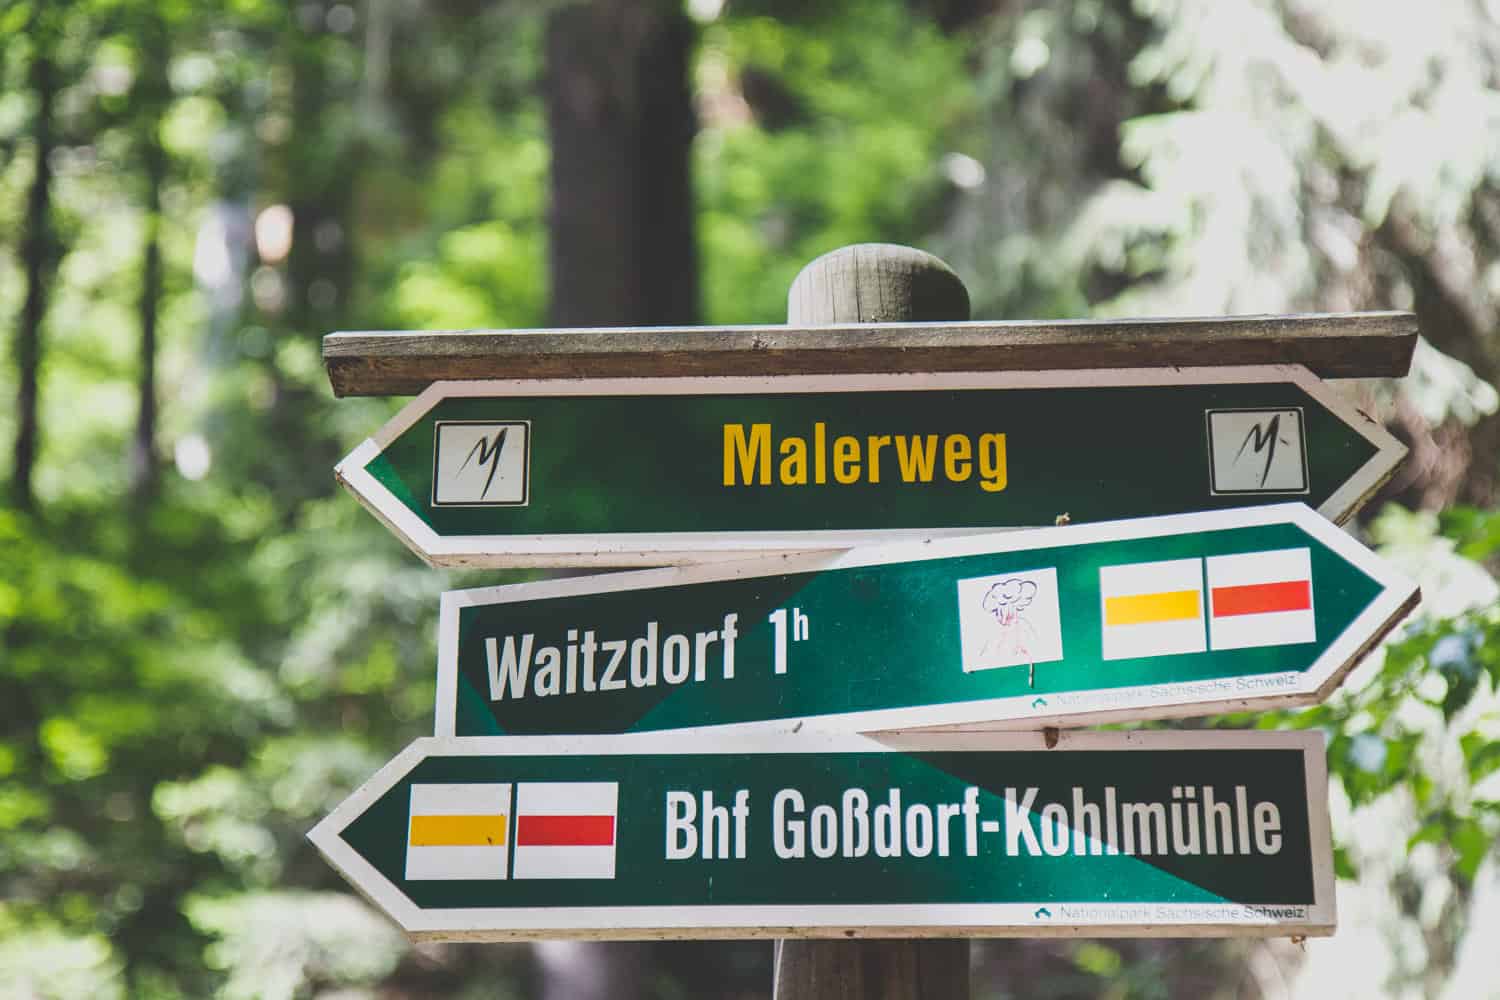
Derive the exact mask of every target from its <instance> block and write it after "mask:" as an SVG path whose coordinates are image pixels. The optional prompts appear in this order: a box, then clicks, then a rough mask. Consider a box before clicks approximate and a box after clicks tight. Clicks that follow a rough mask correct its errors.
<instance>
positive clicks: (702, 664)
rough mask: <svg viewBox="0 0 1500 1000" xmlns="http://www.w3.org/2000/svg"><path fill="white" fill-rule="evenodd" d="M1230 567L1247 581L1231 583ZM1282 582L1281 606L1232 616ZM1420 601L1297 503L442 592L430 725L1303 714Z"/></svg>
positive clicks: (887, 724)
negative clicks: (1264, 710) (1294, 710)
mask: <svg viewBox="0 0 1500 1000" xmlns="http://www.w3.org/2000/svg"><path fill="white" fill-rule="evenodd" d="M798 569H800V571H797V570H798ZM1242 569H1243V570H1245V571H1246V572H1252V573H1259V574H1260V575H1259V576H1255V577H1251V578H1246V577H1243V575H1241V576H1240V577H1234V578H1232V579H1231V578H1228V577H1225V576H1224V574H1225V573H1232V572H1235V571H1240V570H1242ZM1184 574H1186V575H1185V576H1184ZM1117 577H1122V578H1123V582H1117V581H1116V578H1117ZM1256 581H1258V582H1256ZM1247 584H1249V585H1247ZM1297 587H1301V588H1304V589H1303V590H1300V591H1296V592H1294V593H1293V595H1292V596H1293V597H1294V598H1296V600H1294V601H1293V604H1294V605H1295V607H1291V606H1289V607H1291V610H1278V609H1277V607H1273V606H1252V607H1248V608H1247V607H1246V606H1245V605H1244V603H1243V598H1244V596H1245V595H1246V594H1250V595H1252V596H1253V595H1260V596H1263V597H1266V598H1267V599H1270V600H1273V601H1274V600H1276V599H1278V595H1283V594H1285V592H1286V590H1287V588H1297ZM1278 588H1280V589H1279V590H1278ZM1008 592H1014V593H1013V594H1012V595H1011V596H1013V597H1016V598H1019V599H1020V601H1019V602H1018V603H1017V605H1016V606H1014V607H1013V609H1012V610H1010V611H1007V608H1006V607H1005V606H1004V600H1005V598H1006V596H1007V593H1008ZM1153 594H1157V595H1161V594H1165V595H1166V596H1165V597H1161V596H1155V597H1153V596H1152V595H1153ZM1236 597H1238V598H1240V599H1241V602H1240V604H1239V605H1238V606H1233V607H1231V606H1230V604H1231V598H1236ZM1415 598H1416V590H1415V588H1414V587H1413V586H1412V585H1411V584H1410V583H1409V582H1407V581H1404V580H1402V579H1401V578H1400V577H1399V576H1398V575H1396V574H1394V573H1391V572H1390V571H1389V570H1388V569H1386V568H1385V567H1384V566H1383V565H1382V564H1381V563H1380V562H1379V560H1378V559H1376V558H1375V557H1374V556H1373V555H1372V554H1371V553H1369V552H1368V551H1367V550H1365V549H1363V548H1362V547H1361V546H1359V545H1358V544H1357V543H1355V542H1354V541H1353V540H1352V539H1350V538H1349V537H1348V536H1347V535H1345V534H1344V533H1343V532H1342V531H1340V530H1339V529H1337V528H1335V527H1333V526H1332V525H1330V524H1328V523H1327V522H1326V521H1324V520H1323V519H1322V518H1320V517H1318V516H1317V515H1316V514H1314V513H1312V512H1311V511H1309V510H1308V509H1307V508H1306V507H1304V506H1302V505H1300V504H1288V505H1282V506H1279V507H1262V508H1248V509H1244V510H1239V511H1231V512H1216V513H1205V514H1188V515H1178V516H1175V517H1163V518H1150V519H1143V520H1136V521H1124V522H1110V523H1106V524H1097V525H1079V526H1073V527H1066V528H1047V529H1039V530H1036V531H1028V532H1010V533H1005V534H1000V535H991V536H977V537H975V538H966V539H946V540H942V541H935V542H931V543H916V544H902V545H896V546H887V547H877V548H870V549H865V550H855V551H854V552H852V553H850V554H847V555H844V556H839V557H829V556H822V557H820V556H816V555H803V556H798V557H795V558H793V559H789V560H762V561H757V562H755V563H753V564H741V565H738V566H734V567H732V568H728V569H725V568H717V569H716V568H714V567H697V568H687V569H679V570H652V571H648V572H644V573H630V574H612V575H606V576H599V577H583V578H575V579H571V580H562V581H550V582H547V583H539V584H521V585H516V586H509V587H495V588H487V589H481V590H472V591H454V592H450V593H448V594H445V595H444V598H443V609H442V626H441V629H440V636H439V643H440V648H439V672H438V713H437V720H438V721H437V734H438V735H440V736H449V735H452V736H485V735H496V734H502V733H622V732H643V731H652V730H666V729H681V728H690V727H701V726H720V725H731V724H736V723H761V722H766V721H771V720H803V721H807V722H809V723H813V724H817V725H828V724H833V723H836V724H837V725H839V726H840V727H842V728H844V729H854V730H871V729H882V728H897V727H907V726H918V725H942V724H947V723H962V722H1004V721H1014V722H1015V723H1016V724H1017V725H1018V726H1040V725H1044V724H1057V723H1059V722H1062V723H1067V724H1077V723H1079V722H1093V721H1101V720H1106V719H1111V718H1150V717H1161V716H1178V715H1191V714H1209V713H1211V712H1215V711H1227V710H1238V709H1247V708H1251V707H1259V706H1266V705H1273V704H1282V705H1285V704H1298V703H1307V702H1309V701H1315V700H1319V699H1320V698H1321V697H1322V696H1326V694H1327V693H1328V691H1329V690H1330V689H1331V688H1332V687H1333V686H1334V685H1335V684H1336V683H1337V681H1338V680H1339V679H1340V678H1341V677H1342V675H1343V673H1344V671H1345V670H1346V669H1347V668H1348V667H1349V666H1350V665H1351V664H1352V663H1353V662H1354V661H1355V660H1356V659H1357V658H1358V657H1359V656H1360V655H1361V654H1362V653H1363V651H1364V650H1366V649H1367V648H1368V647H1369V645H1370V644H1371V643H1372V642H1373V641H1374V640H1375V639H1376V638H1377V637H1378V636H1380V635H1382V634H1383V633H1384V632H1385V631H1386V630H1388V629H1389V628H1390V627H1391V625H1392V624H1393V623H1394V622H1395V621H1396V620H1397V619H1398V618H1399V617H1400V616H1401V615H1402V614H1404V613H1405V611H1406V610H1409V608H1410V607H1411V606H1412V604H1413V603H1414V601H1415ZM1163 600H1165V601H1167V602H1168V603H1167V604H1166V605H1163V604H1162V603H1161V602H1162V601H1163ZM1152 601H1155V602H1156V603H1155V604H1152V603H1151V602H1152ZM1174 602H1175V603H1174ZM1122 615H1124V616H1125V618H1123V619H1122V618H1121V616H1122ZM1163 615H1165V616H1166V617H1167V618H1168V619H1173V618H1175V620H1163ZM1132 616H1133V617H1132ZM1143 616H1144V618H1146V619H1153V620H1148V621H1137V620H1136V619H1141V618H1142V617H1143Z"/></svg>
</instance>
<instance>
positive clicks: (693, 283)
mask: <svg viewBox="0 0 1500 1000" xmlns="http://www.w3.org/2000/svg"><path fill="white" fill-rule="evenodd" d="M679 8H680V5H678V4H669V3H665V2H661V3H658V2H654V0H594V2H592V3H587V4H582V5H578V6H570V7H565V8H562V9H560V10H558V11H556V12H554V13H553V14H552V15H551V16H550V17H549V19H548V23H547V39H546V65H547V68H546V81H545V85H544V86H545V91H546V103H547V123H548V129H549V131H550V135H551V148H552V168H551V205H550V211H549V215H550V218H549V225H550V235H551V244H550V248H549V267H550V270H551V282H552V288H551V305H550V309H549V322H550V324H551V325H552V326H557V327H566V326H659V325H666V324H692V323H696V322H698V262H697V247H696V245H695V242H694V239H693V195H692V184H691V178H690V173H689V171H690V169H691V163H690V159H689V156H690V152H691V145H692V139H693V133H694V132H695V131H696V127H697V126H696V120H695V118H694V115H693V105H692V97H691V94H690V92H689V90H688V66H689V61H690V57H691V50H692V42H693V29H692V25H691V23H690V22H689V21H688V19H687V18H686V17H685V16H684V15H683V14H682V12H681V10H680V9H679ZM705 947H708V946H707V945H705ZM537 958H538V965H539V967H540V971H541V975H542V996H543V997H546V998H547V1000H553V998H557V1000H562V998H564V997H566V998H568V1000H595V998H597V1000H604V998H605V997H608V998H610V1000H632V998H635V997H639V996H643V995H644V994H645V990H646V989H647V984H648V982H649V981H650V979H651V976H650V975H649V970H650V967H651V946H650V945H649V944H643V943H615V944H600V943H594V942H585V941H579V942H547V943H544V944H541V945H538V946H537Z"/></svg>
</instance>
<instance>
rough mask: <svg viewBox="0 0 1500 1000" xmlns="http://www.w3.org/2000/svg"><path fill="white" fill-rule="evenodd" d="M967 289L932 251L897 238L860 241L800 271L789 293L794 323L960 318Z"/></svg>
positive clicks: (966, 306)
mask: <svg viewBox="0 0 1500 1000" xmlns="http://www.w3.org/2000/svg"><path fill="white" fill-rule="evenodd" d="M968 318H969V290H968V289H967V288H965V287H964V283H963V281H962V280H961V279H960V278H959V276H958V275H956V274H954V273H953V269H952V268H951V267H949V266H948V265H947V264H945V263H944V262H943V261H941V260H939V259H938V258H937V257H934V256H933V255H932V254H930V253H925V252H923V251H921V250H915V249H913V248H911V247H904V246H899V245H897V244H894V243H857V244H855V245H854V246H847V247H840V248H839V249H837V250H834V251H832V252H830V253H825V254H824V255H823V256H821V257H819V258H817V259H816V260H814V261H813V262H812V263H810V264H808V265H807V266H806V267H804V268H803V269H802V270H801V271H799V272H798V274H797V277H796V278H795V279H794V280H793V281H792V287H791V291H789V292H788V293H787V297H786V321H787V323H788V324H790V325H792V326H832V325H835V324H839V323H910V322H912V321H914V320H927V321H942V320H946V321H954V320H958V321H962V320H967V319H968Z"/></svg>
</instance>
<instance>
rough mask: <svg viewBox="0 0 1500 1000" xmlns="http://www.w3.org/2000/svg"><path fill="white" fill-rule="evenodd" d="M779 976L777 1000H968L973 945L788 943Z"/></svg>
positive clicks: (781, 952)
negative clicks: (970, 948) (813, 999)
mask: <svg viewBox="0 0 1500 1000" xmlns="http://www.w3.org/2000/svg"><path fill="white" fill-rule="evenodd" d="M775 975H776V978H775V985H774V987H773V988H774V990H775V996H776V1000H812V998H817V1000H964V998H966V997H968V996H969V943H968V942H967V941H954V940H937V941H933V940H928V941H922V942H916V941H866V940H860V941H784V942H778V944H777V947H776V973H775Z"/></svg>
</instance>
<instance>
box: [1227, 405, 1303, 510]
mask: <svg viewBox="0 0 1500 1000" xmlns="http://www.w3.org/2000/svg"><path fill="white" fill-rule="evenodd" d="M1206 413H1207V418H1208V471H1209V479H1210V482H1209V487H1210V489H1211V490H1212V492H1213V493H1214V494H1216V495H1217V494H1221V493H1306V492H1307V441H1306V434H1305V432H1304V430H1303V426H1304V425H1303V422H1302V410H1301V409H1300V408H1298V407H1288V408H1286V409H1284V410H1208V411H1206Z"/></svg>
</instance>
